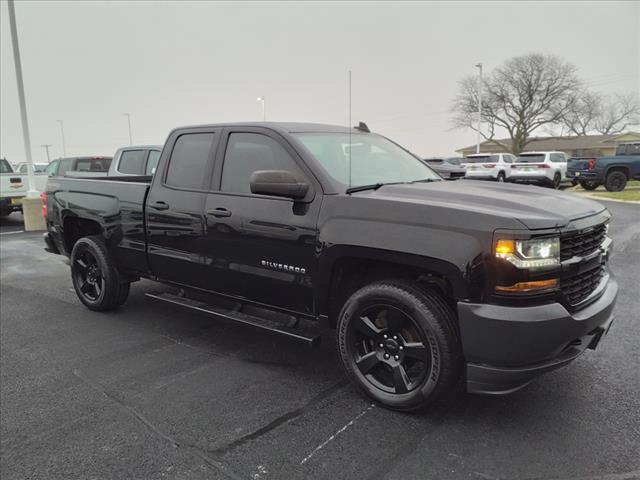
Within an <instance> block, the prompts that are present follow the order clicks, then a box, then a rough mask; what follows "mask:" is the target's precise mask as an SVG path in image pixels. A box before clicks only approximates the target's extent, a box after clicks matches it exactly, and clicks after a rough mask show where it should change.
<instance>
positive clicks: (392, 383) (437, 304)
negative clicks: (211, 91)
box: [44, 123, 618, 410]
mask: <svg viewBox="0 0 640 480" xmlns="http://www.w3.org/2000/svg"><path fill="white" fill-rule="evenodd" d="M45 197H46V198H45V205H44V208H45V210H46V212H45V214H46V219H47V228H48V231H47V233H46V234H45V243H46V247H45V248H46V249H47V250H48V251H50V252H53V253H58V254H63V255H66V256H68V257H70V259H69V264H70V273H71V279H72V283H73V286H74V288H75V291H76V293H77V295H78V297H79V299H80V301H81V302H82V303H83V304H84V305H85V306H86V307H87V308H89V309H91V310H111V309H116V308H118V307H119V306H120V305H122V304H124V303H125V301H126V299H127V295H128V293H129V286H130V284H131V282H134V281H136V280H138V279H140V278H146V279H151V280H154V281H157V282H161V283H163V284H166V285H167V292H165V293H153V294H149V293H148V294H147V295H148V296H150V297H152V298H153V299H155V300H156V301H161V302H166V303H168V304H172V305H175V306H176V308H182V309H184V310H185V311H187V312H192V313H194V314H195V313H198V314H204V315H210V316H211V317H213V318H218V319H220V318H221V319H225V320H226V321H233V322H238V323H241V324H244V325H248V326H252V327H253V328H258V329H262V330H263V331H265V332H266V331H269V332H271V333H278V334H283V335H288V336H290V337H292V338H294V339H297V340H300V341H304V342H308V343H309V344H314V343H316V342H317V340H318V339H319V333H318V332H319V331H322V330H321V329H320V326H321V325H325V326H328V327H331V328H334V329H335V331H336V341H337V345H338V352H339V355H340V358H341V361H342V363H343V365H344V368H345V371H346V373H347V376H348V377H349V378H350V379H351V380H352V381H353V383H354V384H355V385H357V386H358V387H359V388H360V389H361V390H362V391H363V392H365V393H366V394H367V395H369V396H370V397H371V398H373V399H374V400H376V401H378V402H380V403H381V404H382V405H384V406H386V407H388V408H393V409H398V410H413V409H417V408H421V407H424V406H425V405H427V404H429V403H430V402H432V401H433V400H434V399H436V398H439V397H442V396H443V395H445V394H446V393H447V392H448V391H451V390H455V388H454V387H455V386H457V385H461V384H464V385H466V389H467V390H468V391H469V392H474V393H484V394H503V393H509V392H513V391H515V390H517V389H519V388H522V387H523V386H525V385H526V384H528V383H529V382H531V381H532V380H533V379H534V378H536V377H537V376H539V375H540V374H542V373H544V372H548V371H551V370H554V369H556V368H559V367H561V366H563V365H566V364H568V363H569V362H571V361H573V360H575V359H576V358H577V357H578V356H580V355H581V354H582V353H583V352H584V351H585V350H586V349H595V348H596V346H597V345H598V343H599V342H600V340H601V339H602V337H603V336H604V335H605V334H606V333H607V331H608V330H609V327H610V325H611V324H612V321H613V318H614V317H613V307H614V303H615V299H616V296H617V291H618V285H617V283H616V281H615V279H614V278H613V276H612V275H611V273H610V272H609V270H608V268H607V261H608V258H609V254H610V251H611V239H610V238H609V236H608V235H607V230H608V224H609V222H610V220H611V216H610V214H609V212H608V211H607V210H606V209H605V208H604V207H603V206H602V205H600V204H599V203H597V202H595V201H592V200H589V199H586V198H580V197H577V196H573V195H571V194H568V193H563V192H559V191H555V190H543V189H540V188H537V187H530V186H523V185H514V184H510V183H489V182H474V181H470V180H459V181H457V182H446V181H443V180H442V178H441V177H440V176H438V175H437V174H436V173H435V172H433V170H431V168H429V167H428V166H427V165H425V163H424V162H422V161H421V160H420V159H419V158H418V157H416V156H414V155H413V154H411V153H410V152H409V151H408V150H406V149H404V148H402V147H400V146H399V145H397V144H395V143H393V142H392V141H390V140H388V139H387V138H385V137H383V136H381V135H378V134H375V133H371V132H370V131H369V129H368V128H367V127H366V125H365V124H362V123H361V124H360V125H359V126H358V127H354V128H347V127H338V126H328V125H315V124H301V123H247V124H218V125H207V126H198V127H185V128H178V129H176V130H174V131H173V132H171V134H170V135H169V137H168V139H167V142H166V144H165V145H164V148H163V150H162V153H161V155H160V160H159V162H158V166H157V171H156V173H155V175H153V177H151V176H146V177H145V176H121V177H118V178H117V179H114V178H113V177H103V178H98V177H96V178H62V177H53V178H50V179H49V182H48V185H47V189H46V194H45ZM105 318H107V317H105ZM461 382H464V383H461Z"/></svg>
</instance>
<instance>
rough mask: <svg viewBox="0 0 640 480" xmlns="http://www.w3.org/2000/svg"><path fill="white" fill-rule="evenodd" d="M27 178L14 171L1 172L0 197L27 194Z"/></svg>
mask: <svg viewBox="0 0 640 480" xmlns="http://www.w3.org/2000/svg"><path fill="white" fill-rule="evenodd" d="M27 188H28V186H27V179H26V178H24V177H23V176H22V175H16V174H14V173H3V174H2V176H1V177H0V196H1V197H3V198H4V197H24V196H25V195H26V194H27Z"/></svg>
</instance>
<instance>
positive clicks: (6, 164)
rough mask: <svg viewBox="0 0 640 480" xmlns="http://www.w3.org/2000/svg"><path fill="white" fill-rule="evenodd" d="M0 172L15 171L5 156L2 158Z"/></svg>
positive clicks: (0, 159)
mask: <svg viewBox="0 0 640 480" xmlns="http://www.w3.org/2000/svg"><path fill="white" fill-rule="evenodd" d="M0 173H13V168H11V164H10V163H9V162H8V161H7V160H5V159H4V158H0Z"/></svg>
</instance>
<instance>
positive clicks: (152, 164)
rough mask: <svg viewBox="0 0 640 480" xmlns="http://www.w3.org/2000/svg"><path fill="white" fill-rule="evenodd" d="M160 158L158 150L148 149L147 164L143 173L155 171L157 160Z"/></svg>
mask: <svg viewBox="0 0 640 480" xmlns="http://www.w3.org/2000/svg"><path fill="white" fill-rule="evenodd" d="M159 160H160V150H149V157H148V158H147V165H146V167H145V171H144V174H145V175H153V174H154V173H156V168H157V167H158V161H159Z"/></svg>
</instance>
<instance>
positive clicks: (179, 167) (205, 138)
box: [165, 133, 215, 190]
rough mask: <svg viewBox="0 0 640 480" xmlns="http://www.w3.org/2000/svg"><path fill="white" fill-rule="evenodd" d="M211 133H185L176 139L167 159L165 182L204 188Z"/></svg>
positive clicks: (192, 187)
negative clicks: (167, 167) (169, 157)
mask: <svg viewBox="0 0 640 480" xmlns="http://www.w3.org/2000/svg"><path fill="white" fill-rule="evenodd" d="M214 135H215V134H213V133H187V134H184V135H180V137H178V139H177V140H176V143H175V145H174V147H173V152H172V154H171V159H170V160H169V169H168V171H167V176H166V179H165V183H166V184H167V185H169V186H171V187H177V188H184V189H196V190H200V189H202V188H204V183H205V171H206V169H207V162H208V160H209V154H210V153H211V147H212V145H213V140H214Z"/></svg>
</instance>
